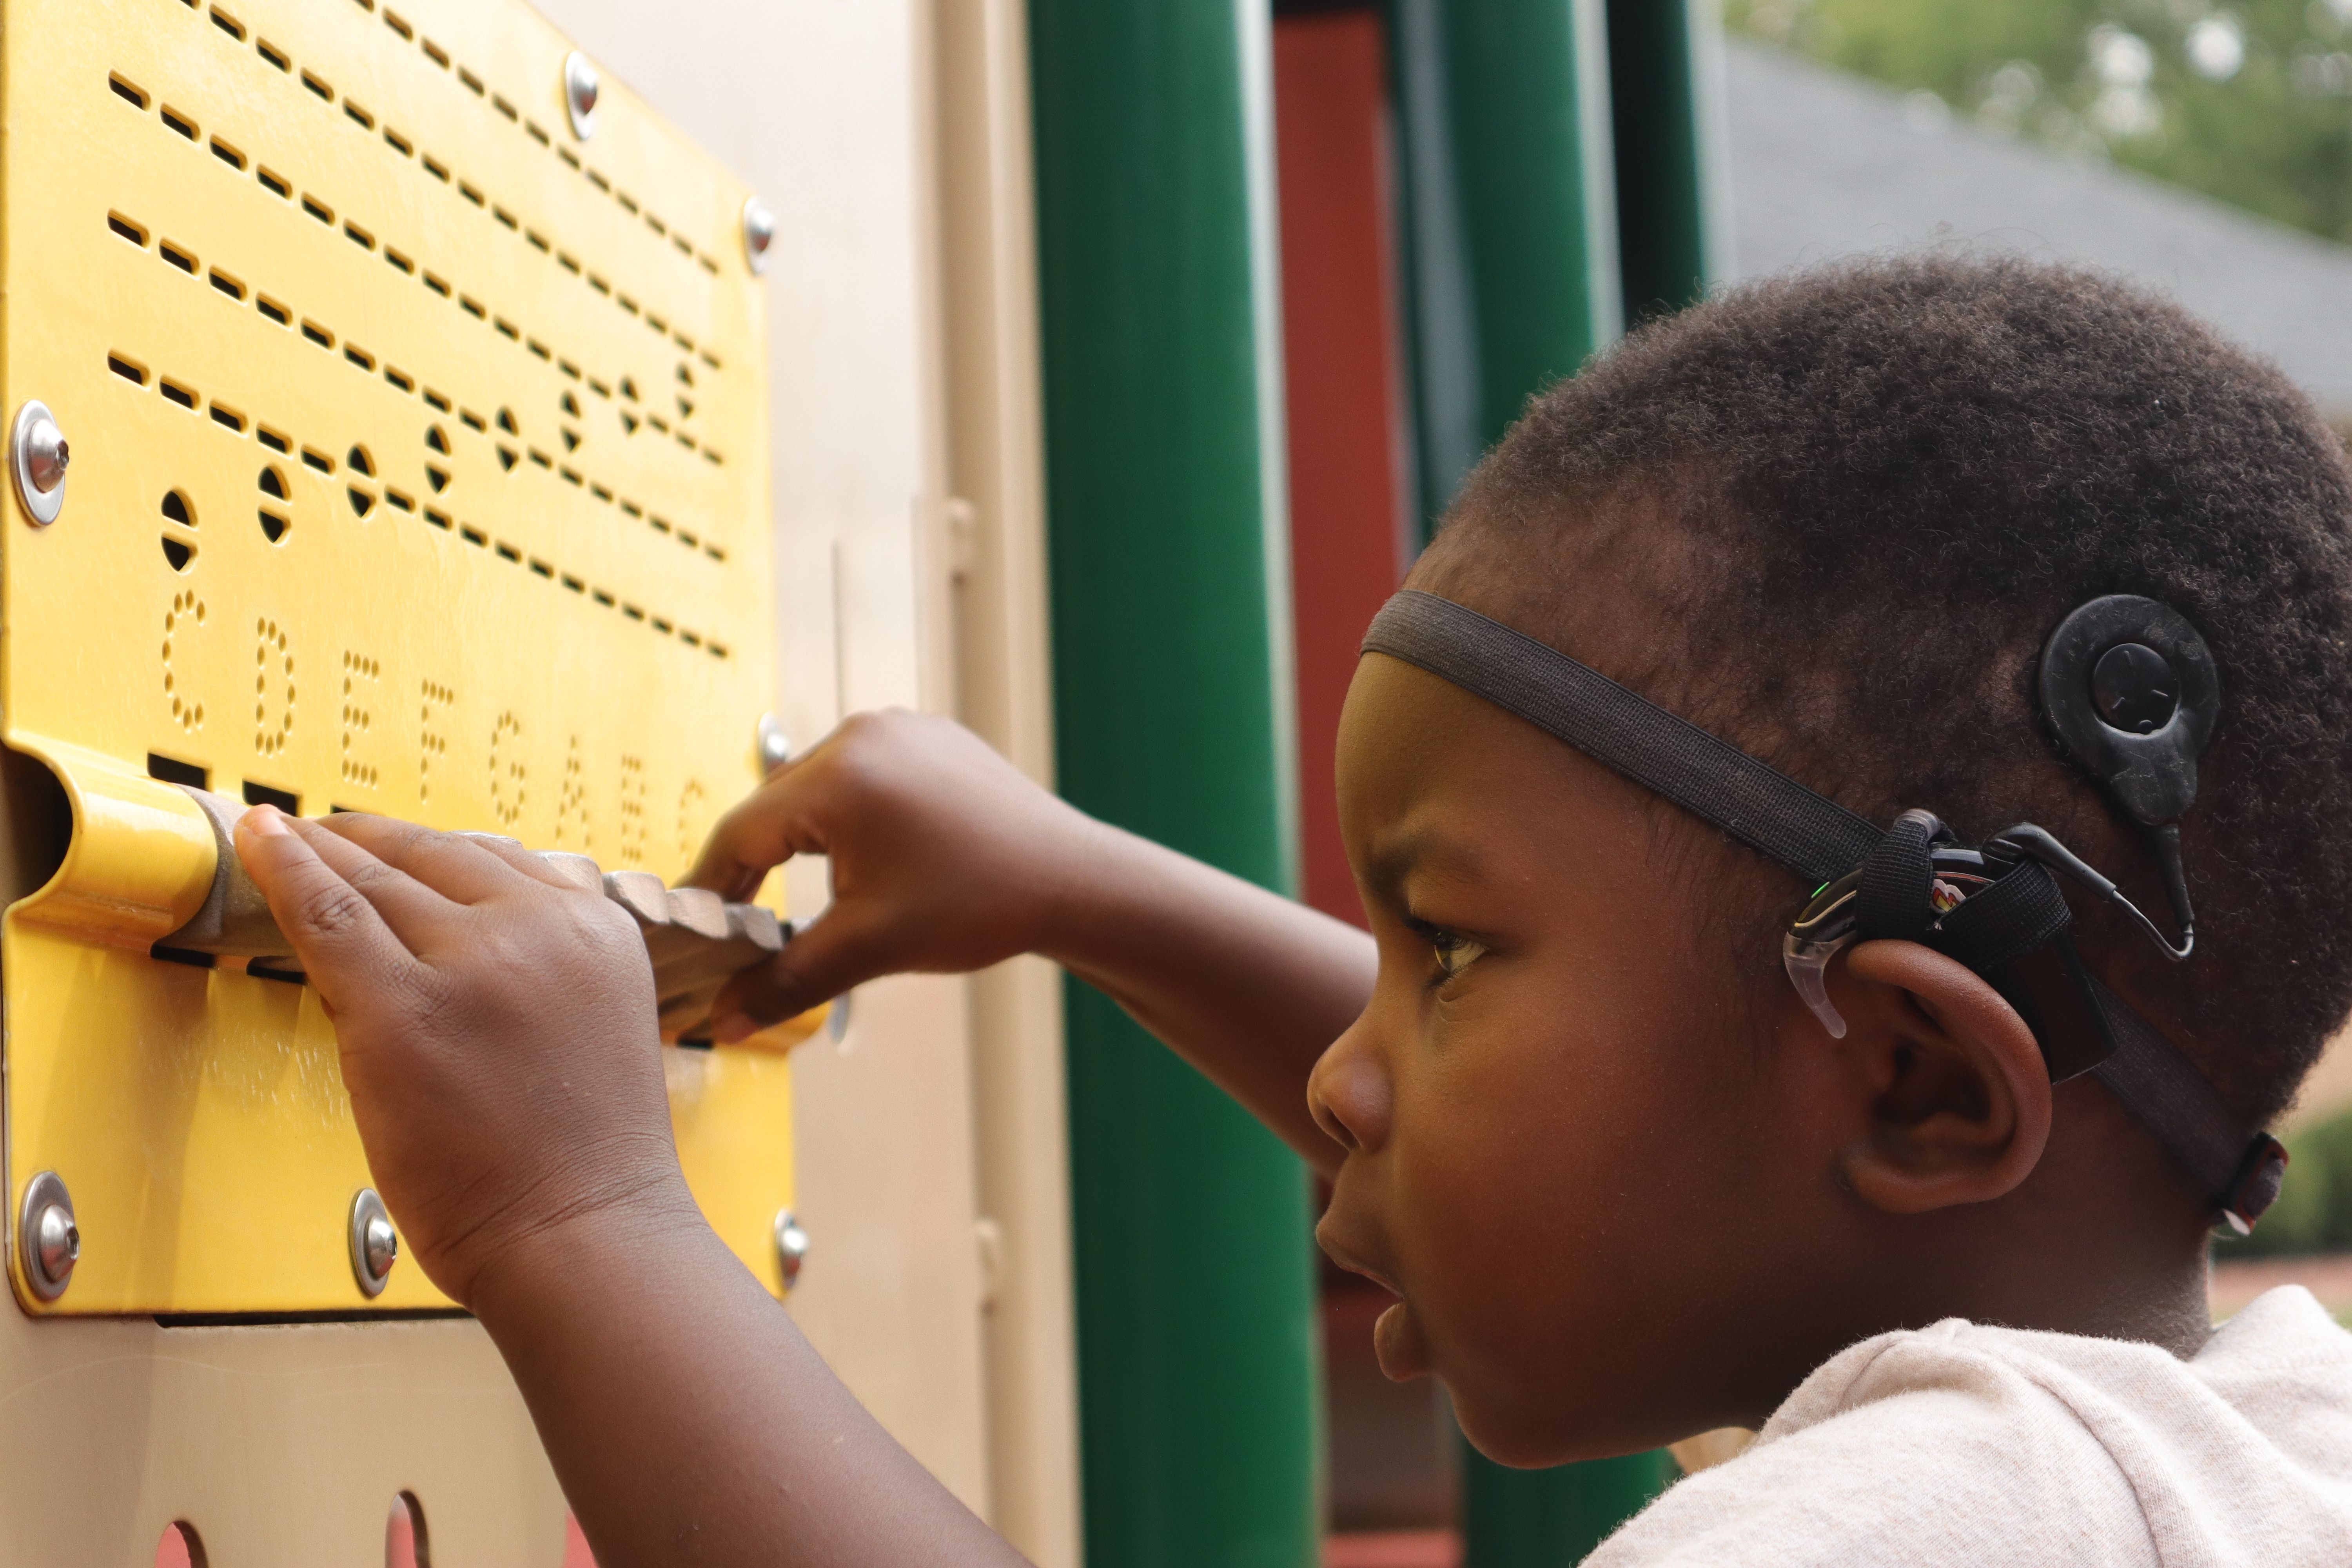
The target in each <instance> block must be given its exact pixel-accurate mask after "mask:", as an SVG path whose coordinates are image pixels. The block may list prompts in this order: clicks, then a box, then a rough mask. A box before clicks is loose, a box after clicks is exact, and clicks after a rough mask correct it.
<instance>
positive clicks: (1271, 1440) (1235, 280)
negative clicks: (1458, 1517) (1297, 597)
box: [1030, 0, 1322, 1568]
mask: <svg viewBox="0 0 2352 1568" xmlns="http://www.w3.org/2000/svg"><path fill="white" fill-rule="evenodd" d="M1268 26H1269V21H1268V17H1267V16H1266V14H1265V5H1264V3H1263V0H1257V3H1255V4H1252V3H1251V0H1032V5H1031V7H1030V37H1031V39H1032V44H1031V49H1032V69H1033V80H1034V88H1033V90H1034V110H1035V127H1036V144H1037V201H1038V243H1039V272H1040V289H1041V304H1042V309H1043V355H1044V364H1045V431H1046V435H1045V447H1046V465H1047V509H1048V510H1047V517H1048V531H1049V550H1050V563H1051V574H1052V588H1053V605H1052V614H1053V619H1054V665H1055V731H1056V733H1057V735H1058V737H1059V748H1060V750H1059V768H1060V779H1061V784H1062V788H1063V790H1064V793H1066V795H1068V796H1069V797H1070V799H1072V800H1073V801H1075V802H1076V804H1077V805H1081V806H1083V807H1085V808H1086V809H1087V810H1088V811H1090V812H1093V813H1095V814H1096V815H1097V816H1103V817H1106V818H1108V820H1110V821H1113V822H1116V823H1118V824H1120V825H1122V826H1127V827H1129V828H1132V829H1134V830H1135V831H1137V832H1139V833H1142V834H1144V835H1146V836H1148V837H1152V838H1156V839H1158V840H1160V842H1162V843H1166V844H1170V845H1172V846H1174V847H1177V848H1179V849H1182V850H1184V851H1186V852H1187V853H1190V854H1192V855H1196V856H1199V857H1201V858H1203V859H1206V860H1209V861H1211V862H1213V864H1216V865H1219V866H1222V867H1223V868H1226V869H1228V870H1231V871H1234V872H1236V873H1238V874H1240V875H1242V876H1244V877H1248V878H1251V879H1254V880H1255V881H1258V882H1260V883H1263V884H1265V886H1268V887H1273V888H1278V889H1284V890H1286V891H1287V890H1289V889H1290V888H1291V886H1292V884H1293V882H1294V880H1295V871H1294V867H1295V863H1296V848H1295V830H1294V826H1293V822H1292V817H1291V811H1292V806H1291V801H1292V798H1293V791H1292V788H1291V775H1292V768H1293V763H1292V758H1291V754H1290V752H1291V725H1290V721H1289V710H1290V700H1291V699H1290V670H1289V667H1288V656H1287V649H1288V648H1289V646H1290V636H1289V627H1288V619H1287V611H1286V605H1287V604H1288V602H1289V594H1288V583H1287V578H1286V573H1285V572H1284V569H1283V563H1284V562H1285V561H1286V558H1287V554H1286V551H1287V546H1286V529H1285V522H1284V503H1283V485H1282V468H1281V455H1282V446H1281V430H1282V423H1281V421H1282V409H1281V382H1280V373H1279V364H1280V362H1279V357H1278V355H1279V352H1280V331H1279V324H1278V317H1277V312H1276V295H1275V287H1276V277H1277V272H1276V267H1275V256H1274V252H1273V245H1274V236H1275V229H1274V226H1273V222H1272V216H1273V214H1272V189H1271V175H1270V142H1269V135H1268V132H1269V130H1270V126H1269V114H1270V91H1269V86H1268V79H1267V59H1268V47H1269V46H1268V31H1267V30H1268ZM1067 1029H1068V1048H1069V1096H1070V1121H1071V1133H1070V1141H1071V1180H1072V1185H1073V1192H1074V1196H1073V1211H1074V1212H1073V1218H1074V1225H1075V1232H1076V1284H1077V1303H1078V1384H1079V1418H1080V1430H1081V1440H1082V1444H1083V1458H1082V1468H1083V1479H1084V1487H1085V1499H1084V1506H1085V1510H1086V1542H1087V1558H1088V1560H1089V1561H1090V1562H1092V1563H1095V1564H1097V1568H1160V1565H1163V1564H1164V1565H1165V1568H1308V1565H1310V1564H1312V1563H1314V1562H1315V1561H1316V1559H1317V1556H1318V1535H1319V1529H1320V1522H1321V1521H1320V1514H1321V1508H1320V1491H1319V1489H1320V1476H1321V1468H1322V1467H1321V1463H1320V1447H1321V1432H1320V1417H1319V1415H1318V1412H1319V1408H1320V1398H1319V1391H1318V1386H1317V1380H1318V1373H1317V1357H1316V1345H1315V1318H1314V1300H1313V1283H1314V1279H1313V1269H1312V1265H1311V1258H1310V1242H1309V1237H1308V1213H1307V1182H1306V1176H1305V1173H1304V1172H1303V1170H1302V1169H1301V1167H1300V1165H1299V1163H1298V1161H1297V1159H1296V1158H1295V1157H1294V1156H1292V1155H1291V1154H1290V1153H1289V1152H1286V1150H1285V1149H1284V1148H1283V1147H1282V1146H1281V1144H1280V1143H1279V1142H1276V1140H1275V1139H1274V1138H1273V1137H1272V1136H1271V1135H1270V1134H1269V1133H1267V1132H1266V1131H1265V1130H1264V1129H1263V1128H1261V1127H1260V1126H1258V1125H1257V1123H1256V1122H1255V1121H1253V1120H1251V1118H1250V1117H1249V1116H1248V1115H1247V1114H1246V1113H1244V1111H1242V1110H1240V1109H1239V1108H1238V1107H1237V1106H1235V1105H1234V1103H1233V1102H1232V1101H1230V1100H1227V1099H1226V1098H1225V1097H1224V1096H1223V1094H1221V1093H1220V1092H1218V1091H1217V1090H1216V1089H1213V1088H1212V1087H1211V1086H1210V1085H1209V1084H1208V1083H1207V1082H1206V1081H1205V1080H1203V1079H1201V1078H1200V1077H1198V1076H1197V1075H1196V1074H1194V1073H1193V1072H1192V1069H1191V1068H1187V1067H1185V1066H1184V1065H1183V1064H1182V1063H1181V1062H1180V1061H1178V1060H1177V1059H1176V1058H1174V1057H1173V1056H1171V1054H1170V1053H1169V1052H1168V1051H1167V1050H1165V1049H1164V1048H1162V1047H1160V1045H1158V1044H1157V1043H1156V1042H1154V1041H1153V1040H1151V1039H1150V1037H1148V1036H1146V1035H1145V1034H1144V1033H1143V1031H1142V1030H1140V1029H1139V1028H1138V1027H1137V1026H1135V1025H1134V1024H1133V1023H1132V1022H1131V1021H1130V1020H1129V1018H1128V1017H1127V1016H1126V1015H1125V1014H1123V1013H1122V1012H1120V1011H1119V1009H1118V1007H1117V1006H1115V1005H1112V1004H1111V1003H1110V1002H1109V1001H1108V1000H1107V999H1105V998H1104V997H1102V996H1101V995H1100V994H1097V993H1096V992H1094V991H1092V990H1090V989H1088V988H1087V987H1086V986H1083V985H1078V984H1073V985H1072V987H1071V991H1070V997H1069V1011H1068V1023H1067Z"/></svg>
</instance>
